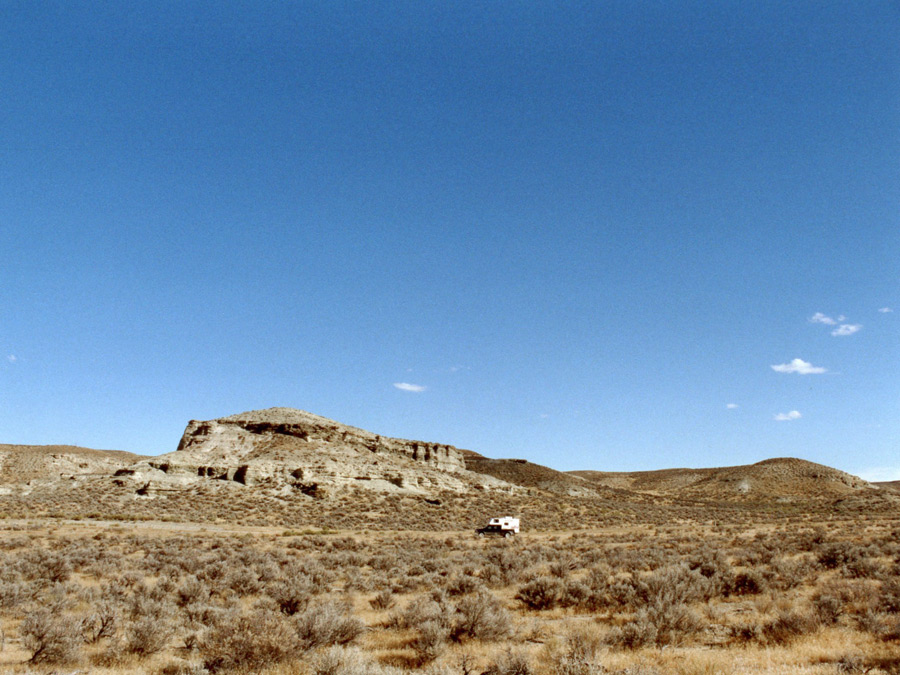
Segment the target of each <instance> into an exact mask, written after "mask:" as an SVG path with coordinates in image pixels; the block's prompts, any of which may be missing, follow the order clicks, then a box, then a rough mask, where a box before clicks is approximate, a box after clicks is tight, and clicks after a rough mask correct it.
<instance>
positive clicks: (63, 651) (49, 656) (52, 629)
mask: <svg viewBox="0 0 900 675" xmlns="http://www.w3.org/2000/svg"><path fill="white" fill-rule="evenodd" d="M19 635H20V636H21V638H22V645H23V646H24V647H25V649H26V650H28V651H29V652H31V658H30V659H29V660H30V661H31V663H45V664H64V663H69V662H71V661H74V660H75V658H76V657H77V655H78V648H79V646H80V645H81V642H82V639H81V625H80V622H79V621H77V620H75V619H73V618H72V617H69V616H66V615H58V614H54V613H53V612H51V611H50V610H48V609H46V608H41V609H38V610H35V611H34V612H31V613H29V614H27V615H26V616H25V619H24V620H23V621H22V623H21V624H20V625H19Z"/></svg>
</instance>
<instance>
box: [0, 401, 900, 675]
mask: <svg viewBox="0 0 900 675" xmlns="http://www.w3.org/2000/svg"><path fill="white" fill-rule="evenodd" d="M898 509H900V492H898V491H897V488H896V486H894V485H891V484H872V483H868V482H866V481H864V480H862V479H860V478H857V477H855V476H851V475H849V474H846V473H844V472H841V471H838V470H836V469H833V468H830V467H826V466H822V465H819V464H814V463H812V462H808V461H805V460H802V459H796V458H772V459H768V460H765V461H763V462H759V463H757V464H753V465H748V466H732V467H721V468H706V469H661V470H659V471H646V472H640V473H611V472H603V471H580V472H574V473H563V472H558V471H555V470H553V469H551V468H548V467H544V466H539V465H536V464H533V463H531V462H527V461H525V460H521V459H489V458H486V457H483V456H481V455H479V454H477V453H475V452H472V451H466V450H460V449H457V448H454V447H452V446H449V445H446V444H440V443H434V442H422V441H407V440H403V439H396V438H386V437H382V436H380V435H377V434H375V433H372V432H368V431H364V430H362V429H357V428H355V427H350V426H347V425H344V424H341V423H338V422H334V421H332V420H328V419H326V418H323V417H319V416H317V415H312V414H310V413H305V412H302V411H297V410H291V409H286V408H273V409H268V410H261V411H252V412H248V413H242V414H239V415H233V416H230V417H223V418H219V419H217V420H208V421H196V420H192V421H191V422H189V423H188V424H187V427H186V429H185V434H184V437H183V438H182V440H181V443H180V444H179V446H178V449H177V450H175V451H173V452H170V453H168V454H166V455H161V456H157V457H142V456H137V455H132V454H130V453H127V452H113V451H102V450H92V449H86V448H78V447H73V446H13V445H5V446H0V670H2V671H3V672H10V673H96V674H98V675H99V674H106V673H109V674H114V673H150V674H159V675H164V674H171V675H176V674H185V675H187V674H198V675H199V674H200V673H235V672H236V673H271V674H273V675H274V674H285V675H286V674H297V675H307V674H309V675H357V674H358V675H364V674H372V675H376V674H382V673H383V674H391V675H393V674H400V673H412V674H420V673H421V674H422V675H456V674H458V675H476V674H482V673H485V674H490V675H555V674H557V673H558V674H562V675H591V674H595V673H596V674H600V673H609V674H614V673H615V674H619V675H626V674H628V675H663V674H668V673H675V674H678V675H695V674H696V675H701V674H710V675H712V674H715V673H722V674H738V673H760V674H770V673H771V674H774V673H788V674H795V673H796V674H801V673H802V674H823V675H825V674H831V673H897V672H900V613H898V612H900V517H898V514H900V510H898ZM503 515H511V516H515V517H518V518H519V519H520V520H521V523H522V531H521V533H519V534H518V535H516V536H512V537H509V538H491V537H487V538H483V537H482V538H480V537H477V536H476V535H475V529H476V528H478V527H480V526H482V525H484V524H485V522H486V521H487V519H488V518H490V517H493V516H503Z"/></svg>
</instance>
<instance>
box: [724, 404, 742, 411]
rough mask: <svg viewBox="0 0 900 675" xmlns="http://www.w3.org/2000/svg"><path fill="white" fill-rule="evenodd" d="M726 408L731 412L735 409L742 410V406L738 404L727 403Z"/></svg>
mask: <svg viewBox="0 0 900 675" xmlns="http://www.w3.org/2000/svg"><path fill="white" fill-rule="evenodd" d="M725 407H726V408H728V409H729V410H734V409H735V408H740V407H741V406H739V405H738V404H737V403H726V404H725Z"/></svg>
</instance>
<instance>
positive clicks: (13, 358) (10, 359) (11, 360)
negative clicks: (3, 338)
mask: <svg viewBox="0 0 900 675" xmlns="http://www.w3.org/2000/svg"><path fill="white" fill-rule="evenodd" d="M6 360H7V361H9V362H10V363H15V362H16V361H18V360H19V359H17V358H16V355H15V354H10V355H9V356H7V357H6Z"/></svg>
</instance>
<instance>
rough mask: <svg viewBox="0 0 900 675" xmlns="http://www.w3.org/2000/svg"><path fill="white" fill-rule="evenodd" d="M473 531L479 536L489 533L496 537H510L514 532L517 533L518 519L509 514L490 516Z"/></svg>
mask: <svg viewBox="0 0 900 675" xmlns="http://www.w3.org/2000/svg"><path fill="white" fill-rule="evenodd" d="M475 532H476V533H477V534H478V536H479V537H486V536H490V535H493V536H497V537H511V536H512V535H514V534H519V519H518V518H513V517H511V516H504V517H502V518H491V520H490V521H489V522H488V524H487V525H485V526H484V527H481V528H479V529H477V530H475Z"/></svg>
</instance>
